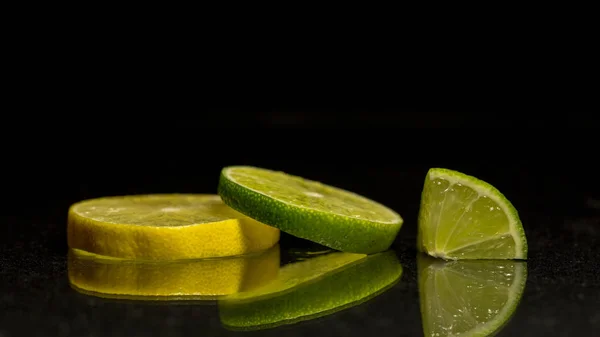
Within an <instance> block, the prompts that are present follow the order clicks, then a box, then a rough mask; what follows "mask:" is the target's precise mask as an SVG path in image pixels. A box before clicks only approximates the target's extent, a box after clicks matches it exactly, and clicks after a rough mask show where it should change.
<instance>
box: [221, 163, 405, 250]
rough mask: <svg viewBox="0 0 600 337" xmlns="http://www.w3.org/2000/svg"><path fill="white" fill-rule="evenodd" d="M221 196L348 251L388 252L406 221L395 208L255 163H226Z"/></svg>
mask: <svg viewBox="0 0 600 337" xmlns="http://www.w3.org/2000/svg"><path fill="white" fill-rule="evenodd" d="M219 195H220V196H221V198H222V199H223V201H224V202H225V203H226V204H227V205H229V206H231V207H232V208H234V209H236V210H238V211H239V212H241V213H244V214H246V215H248V216H250V217H252V218H254V219H256V220H258V221H260V222H263V223H265V224H268V225H270V226H273V227H277V228H279V229H281V230H282V231H284V232H287V233H289V234H291V235H294V236H297V237H300V238H303V239H307V240H311V241H314V242H317V243H319V244H322V245H324V246H327V247H330V248H333V249H336V250H340V251H344V252H351V253H363V254H371V253H377V252H381V251H384V250H386V249H388V248H389V247H390V245H391V244H392V242H393V241H394V239H395V238H396V235H397V234H398V231H399V230H400V227H401V225H402V218H401V217H400V215H398V214H397V213H396V212H394V211H393V210H391V209H389V208H387V207H385V206H383V205H381V204H379V203H377V202H375V201H372V200H369V199H367V198H365V197H362V196H360V195H358V194H355V193H352V192H348V191H345V190H342V189H339V188H335V187H332V186H327V185H324V184H321V183H319V182H316V181H312V180H307V179H303V178H301V177H297V176H292V175H289V174H286V173H283V172H276V171H271V170H267V169H262V168H256V167H249V166H231V167H226V168H224V169H223V170H222V171H221V176H220V180H219Z"/></svg>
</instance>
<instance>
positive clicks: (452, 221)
mask: <svg viewBox="0 0 600 337" xmlns="http://www.w3.org/2000/svg"><path fill="white" fill-rule="evenodd" d="M417 246H418V247H419V248H420V249H421V250H422V251H424V252H426V253H427V254H429V255H431V256H434V257H440V258H443V259H453V260H456V259H527V239H526V238H525V231H524V230H523V226H522V224H521V220H519V215H518V214H517V210H516V209H515V208H514V207H513V205H512V204H511V203H510V202H509V201H508V200H507V199H506V198H505V197H504V195H502V193H500V192H499V191H498V190H497V189H496V188H494V187H493V186H492V185H490V184H488V183H486V182H484V181H482V180H479V179H477V178H475V177H472V176H469V175H466V174H463V173H460V172H456V171H452V170H446V169H439V168H432V169H430V170H429V172H428V173H427V177H426V178H425V186H424V188H423V194H422V196H421V209H420V212H419V238H418V243H417Z"/></svg>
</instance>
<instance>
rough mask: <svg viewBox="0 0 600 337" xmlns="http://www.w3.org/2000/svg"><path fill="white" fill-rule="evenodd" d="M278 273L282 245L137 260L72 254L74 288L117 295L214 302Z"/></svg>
mask: <svg viewBox="0 0 600 337" xmlns="http://www.w3.org/2000/svg"><path fill="white" fill-rule="evenodd" d="M278 272H279V245H276V246H274V247H272V248H270V249H269V250H267V251H265V252H262V253H255V254H250V255H246V256H237V257H222V258H213V259H200V260H179V261H134V260H123V259H115V258H110V257H105V256H100V255H96V254H90V253H87V252H84V251H81V250H76V249H71V250H69V258H68V273H69V282H70V284H71V286H72V287H73V288H74V289H76V290H77V291H79V292H81V293H84V294H88V295H94V296H98V297H105V298H115V299H137V300H210V299H214V298H217V297H218V296H222V295H231V294H235V293H238V292H241V291H251V290H253V289H255V288H258V287H261V286H263V285H265V284H268V283H269V282H271V281H272V280H274V279H276V278H277V275H278Z"/></svg>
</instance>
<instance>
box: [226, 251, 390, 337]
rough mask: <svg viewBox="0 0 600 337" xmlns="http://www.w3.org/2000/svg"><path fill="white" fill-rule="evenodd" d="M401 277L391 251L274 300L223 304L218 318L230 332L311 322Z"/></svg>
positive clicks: (365, 298) (361, 300)
mask: <svg viewBox="0 0 600 337" xmlns="http://www.w3.org/2000/svg"><path fill="white" fill-rule="evenodd" d="M298 263H304V262H298ZM401 276H402V266H401V265H400V262H399V261H398V258H397V257H396V255H395V254H394V252H392V251H388V252H384V253H379V254H375V255H370V256H367V257H366V258H364V259H361V260H358V261H356V262H354V263H351V264H349V265H345V266H343V267H341V268H339V269H337V270H335V269H334V270H332V271H330V272H328V273H327V274H325V275H324V276H322V277H320V278H318V279H316V280H312V281H309V282H307V283H304V284H300V285H298V286H296V287H294V288H292V289H289V290H288V291H284V292H281V293H275V294H273V296H261V297H258V298H256V299H255V300H252V299H250V300H243V301H235V300H221V301H219V315H220V318H221V323H222V324H223V326H224V327H226V328H227V329H230V330H245V331H246V330H263V329H269V328H274V327H277V326H281V325H287V324H293V323H297V322H301V321H307V320H312V319H316V318H319V317H323V316H327V315H330V314H333V313H335V312H339V311H341V310H344V309H347V308H350V307H353V306H356V305H359V304H361V303H364V302H366V301H368V300H369V299H371V298H373V297H375V296H377V295H379V294H381V293H383V292H384V291H386V290H387V289H389V288H390V287H392V286H393V285H394V284H396V282H397V281H398V280H399V279H400V277H401Z"/></svg>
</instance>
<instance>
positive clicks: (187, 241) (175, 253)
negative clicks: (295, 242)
mask: <svg viewBox="0 0 600 337" xmlns="http://www.w3.org/2000/svg"><path fill="white" fill-rule="evenodd" d="M151 196H152V195H151ZM163 196H166V197H168V196H169V195H163ZM172 196H173V197H177V196H179V195H172ZM193 196H196V197H198V198H211V199H213V200H214V198H218V196H216V195H203V194H199V195H192V197H193ZM132 197H135V198H140V196H132ZM119 198H126V197H119ZM101 199H104V198H100V199H92V200H86V201H82V202H79V203H76V204H74V205H72V206H71V207H70V209H69V213H68V224H67V241H68V245H69V247H70V248H74V249H80V250H84V251H88V252H91V253H95V254H99V255H104V256H111V257H118V258H127V259H140V260H177V259H195V258H208V257H221V256H235V255H242V254H248V253H253V252H259V251H262V250H265V249H268V248H270V247H272V246H273V245H275V244H276V243H277V242H278V241H279V230H278V229H276V228H273V227H270V226H267V225H265V224H262V223H260V222H258V221H256V220H253V219H251V218H249V217H247V216H244V215H243V214H241V213H238V212H235V211H234V212H235V213H236V214H238V216H237V218H232V219H229V220H224V221H218V222H212V223H202V224H192V225H188V226H173V227H169V226H153V225H152V223H151V221H149V223H148V225H132V224H127V223H112V222H103V221H98V220H95V219H93V218H89V217H86V216H85V215H84V214H81V213H79V212H77V208H78V206H79V205H80V204H82V203H90V202H94V200H101ZM143 215H144V214H143V213H140V216H143Z"/></svg>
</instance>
